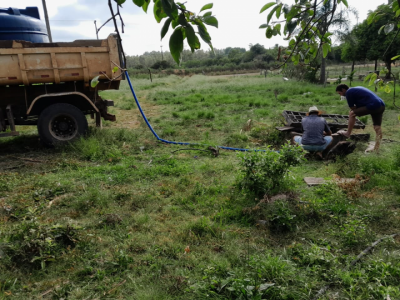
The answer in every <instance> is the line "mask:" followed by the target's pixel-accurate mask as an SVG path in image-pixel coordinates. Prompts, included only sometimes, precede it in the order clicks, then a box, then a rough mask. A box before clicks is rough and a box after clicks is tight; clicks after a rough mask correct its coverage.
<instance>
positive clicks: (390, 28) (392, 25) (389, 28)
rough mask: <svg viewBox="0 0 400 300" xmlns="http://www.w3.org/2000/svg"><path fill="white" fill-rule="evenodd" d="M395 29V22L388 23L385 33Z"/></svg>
mask: <svg viewBox="0 0 400 300" xmlns="http://www.w3.org/2000/svg"><path fill="white" fill-rule="evenodd" d="M393 29H394V24H393V23H390V24H387V25H386V26H385V29H384V31H385V34H389V33H390V32H392V31H393Z"/></svg>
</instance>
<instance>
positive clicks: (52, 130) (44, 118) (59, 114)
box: [37, 103, 88, 146]
mask: <svg viewBox="0 0 400 300" xmlns="http://www.w3.org/2000/svg"><path fill="white" fill-rule="evenodd" d="M37 127H38V131H39V136H40V140H41V142H42V143H43V144H45V145H46V146H54V145H56V144H62V143H66V142H70V141H72V140H74V139H76V138H77V137H79V136H81V135H84V134H85V132H86V130H87V129H88V123H87V120H86V117H85V115H84V114H83V113H82V112H81V111H80V109H78V108H77V107H75V106H73V105H71V104H67V103H57V104H53V105H51V106H49V107H47V108H46V109H44V110H43V111H42V113H41V114H40V116H39V121H38V125H37Z"/></svg>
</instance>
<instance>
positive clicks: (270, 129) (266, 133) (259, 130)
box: [250, 95, 284, 146]
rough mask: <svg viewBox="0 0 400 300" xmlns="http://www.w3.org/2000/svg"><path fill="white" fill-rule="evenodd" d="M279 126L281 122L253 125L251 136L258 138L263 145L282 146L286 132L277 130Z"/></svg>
mask: <svg viewBox="0 0 400 300" xmlns="http://www.w3.org/2000/svg"><path fill="white" fill-rule="evenodd" d="M279 96H281V95H279ZM277 126H279V122H274V123H272V124H271V125H259V126H256V127H253V128H252V129H251V131H250V136H251V137H252V138H255V139H257V140H258V142H259V143H260V144H261V145H271V146H280V145H281V144H282V143H283V141H284V133H282V132H281V131H279V130H276V129H275V127H277Z"/></svg>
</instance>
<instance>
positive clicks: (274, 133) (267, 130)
mask: <svg viewBox="0 0 400 300" xmlns="http://www.w3.org/2000/svg"><path fill="white" fill-rule="evenodd" d="M276 126H279V122H274V123H273V124H271V125H263V126H257V127H253V128H252V130H251V131H250V136H251V137H253V138H255V139H258V142H259V143H261V144H263V145H272V146H279V145H281V144H282V142H283V141H284V140H285V134H284V133H283V132H281V131H279V130H276V129H275V127H276Z"/></svg>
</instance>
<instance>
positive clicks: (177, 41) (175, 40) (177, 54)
mask: <svg viewBox="0 0 400 300" xmlns="http://www.w3.org/2000/svg"><path fill="white" fill-rule="evenodd" d="M169 51H170V52H171V55H172V57H173V59H174V60H175V61H176V63H177V64H178V65H179V63H180V59H181V53H182V51H183V33H182V27H180V26H179V27H178V28H176V29H175V31H174V32H173V33H172V35H171V38H170V39H169Z"/></svg>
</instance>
